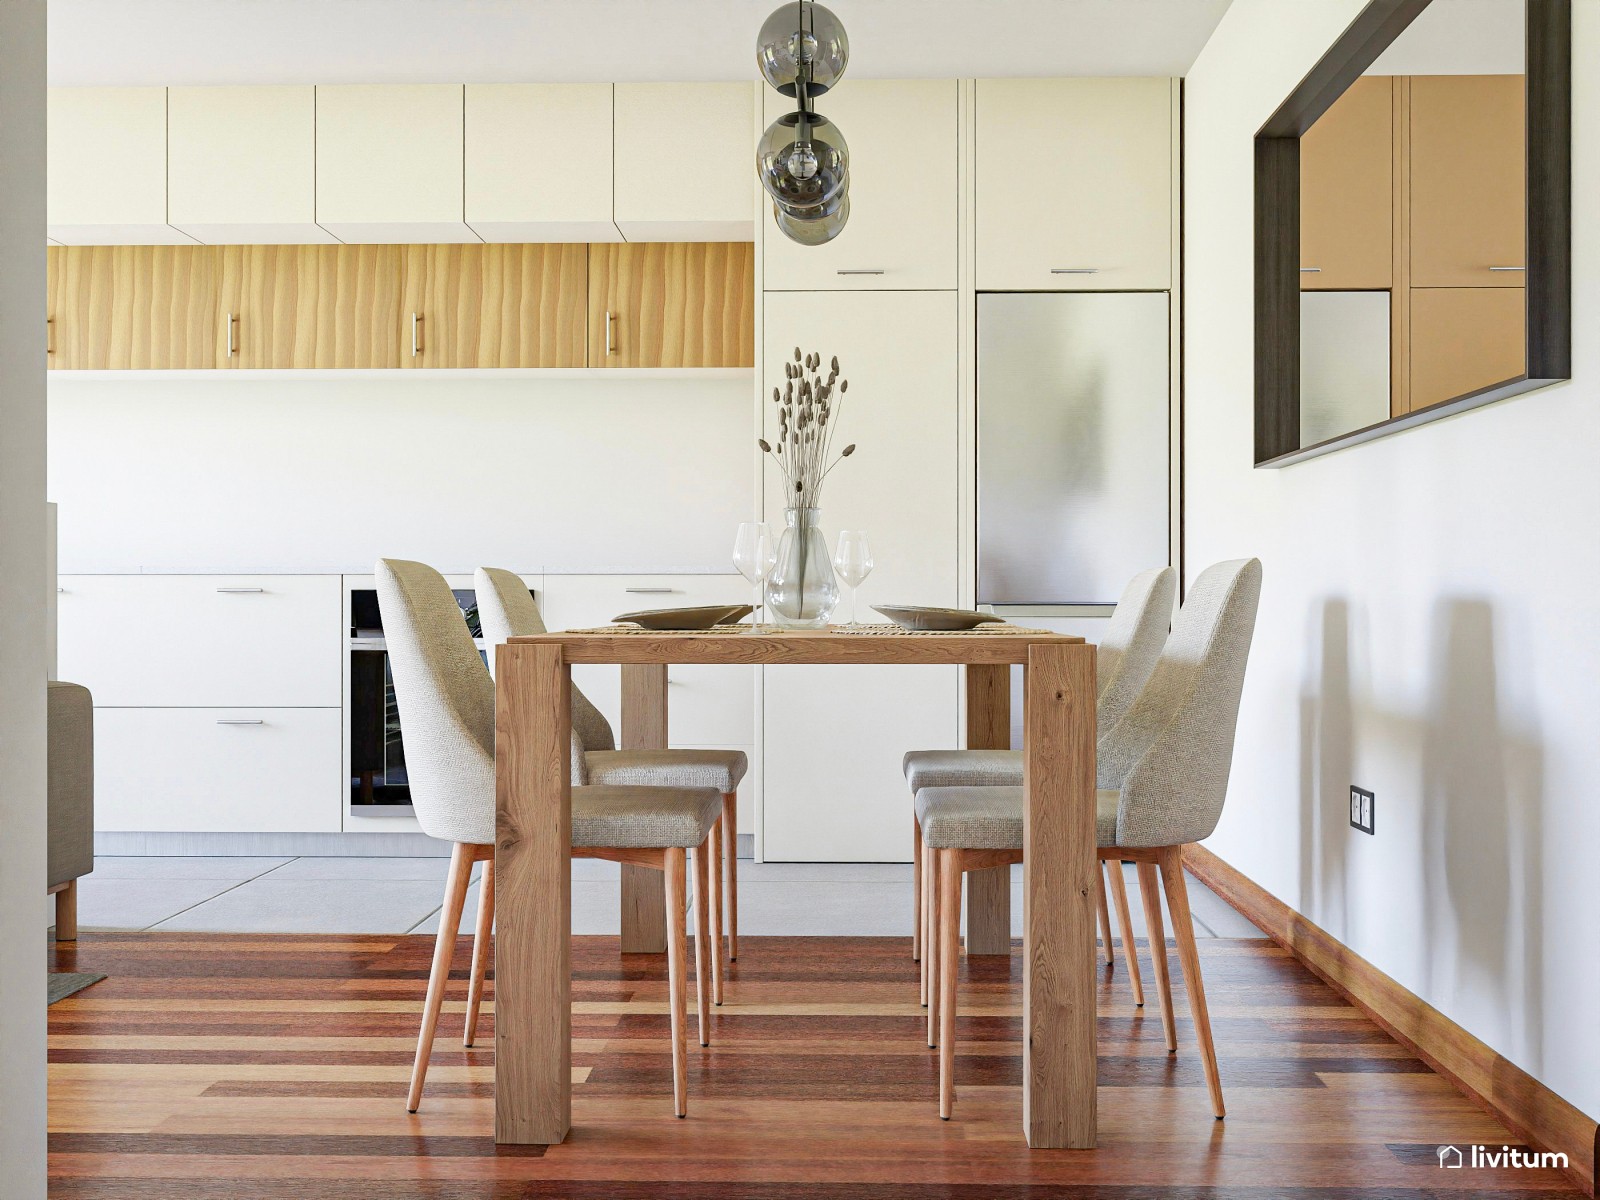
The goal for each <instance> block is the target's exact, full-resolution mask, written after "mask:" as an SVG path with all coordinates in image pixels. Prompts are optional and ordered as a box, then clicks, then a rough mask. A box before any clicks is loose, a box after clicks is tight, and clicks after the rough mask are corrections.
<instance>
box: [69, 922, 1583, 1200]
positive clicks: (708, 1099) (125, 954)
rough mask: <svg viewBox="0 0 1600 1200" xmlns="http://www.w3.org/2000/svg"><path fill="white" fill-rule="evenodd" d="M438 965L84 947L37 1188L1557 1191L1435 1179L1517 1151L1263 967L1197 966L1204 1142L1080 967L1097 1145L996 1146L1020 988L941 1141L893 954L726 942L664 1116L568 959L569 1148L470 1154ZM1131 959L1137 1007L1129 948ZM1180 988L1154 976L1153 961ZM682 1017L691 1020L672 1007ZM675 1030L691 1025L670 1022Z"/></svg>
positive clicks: (193, 1196) (312, 945)
mask: <svg viewBox="0 0 1600 1200" xmlns="http://www.w3.org/2000/svg"><path fill="white" fill-rule="evenodd" d="M430 946H431V939H427V938H421V937H400V938H394V937H293V936H285V937H272V936H261V935H252V936H226V935H207V934H185V935H162V934H101V935H85V936H84V938H83V940H82V941H81V942H80V943H78V945H77V948H76V950H73V949H71V948H62V949H60V950H58V951H56V952H55V956H54V964H53V965H54V968H55V969H58V970H74V969H76V970H86V971H89V970H92V971H104V972H106V973H107V974H108V975H109V978H108V979H107V980H105V981H104V982H103V983H99V984H96V985H95V986H94V987H92V988H90V989H89V990H87V991H86V992H83V993H81V994H79V995H78V996H75V997H72V998H71V999H68V1000H65V1001H63V1002H61V1003H59V1004H57V1005H55V1006H54V1007H53V1008H51V1010H50V1129H51V1135H50V1150H51V1154H50V1173H51V1188H50V1194H51V1195H52V1196H59V1197H108V1198H109V1197H115V1198H116V1200H141V1198H155V1197H162V1198H168V1197H170V1198H174V1200H179V1198H181V1200H251V1198H254V1197H274V1198H289V1197H294V1198H297V1200H298V1198H302V1197H334V1198H336V1200H380V1198H381V1200H390V1198H396V1200H397V1198H400V1197H427V1198H431V1200H465V1198H467V1197H474V1198H476V1197H495V1198H506V1200H509V1198H512V1197H524V1196H527V1197H545V1196H551V1197H554V1196H562V1197H585V1198H588V1197H592V1198H595V1200H629V1198H634V1197H638V1198H640V1200H643V1198H646V1197H650V1198H677V1197H685V1198H687V1197H694V1198H704V1200H735V1198H737V1200H747V1198H754V1197H801V1196H804V1197H822V1198H825V1200H846V1198H854V1197H861V1198H868V1197H871V1198H874V1200H923V1198H928V1197H941V1198H948V1200H955V1198H964V1197H974V1198H977V1197H982V1198H984V1200H1014V1198H1015V1200H1020V1198H1022V1197H1030V1198H1031V1197H1039V1198H1043V1197H1050V1198H1052V1200H1058V1198H1059V1200H1073V1198H1077V1197H1099V1196H1108V1197H1126V1198H1133V1197H1165V1198H1172V1200H1200V1198H1202V1197H1205V1198H1214V1200H1222V1198H1226V1197H1253V1198H1262V1200H1266V1198H1269V1197H1272V1198H1276V1197H1307V1198H1310V1197H1317V1198H1326V1200H1334V1198H1348V1197H1374V1198H1376V1197H1383V1198H1385V1200H1388V1198H1394V1197H1419V1198H1420V1197H1441V1196H1462V1197H1467V1196H1472V1197H1491V1196H1507V1197H1510V1196H1515V1197H1519V1198H1520V1200H1531V1198H1533V1197H1540V1196H1558V1195H1559V1196H1569V1195H1576V1194H1577V1193H1576V1192H1575V1191H1574V1190H1573V1189H1572V1187H1571V1185H1570V1184H1569V1183H1568V1181H1567V1180H1566V1179H1565V1178H1564V1177H1563V1176H1561V1175H1559V1174H1557V1173H1555V1172H1551V1171H1542V1170H1541V1171H1532V1170H1501V1171H1489V1170H1477V1171H1474V1170H1461V1171H1444V1170H1440V1168H1439V1167H1438V1165H1437V1160H1436V1159H1435V1152H1436V1148H1437V1146H1438V1145H1439V1144H1440V1143H1454V1144H1458V1145H1466V1144H1469V1143H1474V1142H1477V1143H1484V1144H1487V1145H1491V1146H1493V1147H1494V1148H1495V1149H1496V1150H1498V1149H1499V1148H1500V1146H1501V1145H1502V1144H1504V1143H1506V1142H1509V1141H1511V1139H1510V1138H1509V1137H1508V1135H1507V1134H1506V1133H1505V1131H1504V1129H1503V1128H1501V1127H1500V1126H1499V1125H1498V1124H1497V1123H1496V1122H1495V1121H1493V1120H1491V1119H1490V1118H1489V1117H1487V1116H1486V1115H1484V1114H1483V1113H1482V1112H1480V1111H1479V1110H1478V1109H1477V1108H1475V1107H1474V1106H1473V1105H1472V1104H1470V1103H1469V1102H1468V1101H1467V1100H1465V1099H1464V1098H1462V1097H1461V1096H1460V1095H1459V1094H1458V1093H1457V1092H1456V1091H1455V1090H1454V1089H1453V1088H1452V1087H1451V1086H1450V1085H1449V1084H1447V1083H1446V1082H1444V1081H1443V1080H1442V1079H1440V1078H1438V1077H1437V1076H1435V1075H1433V1074H1431V1073H1430V1072H1429V1071H1428V1070H1427V1069H1426V1068H1425V1067H1424V1066H1423V1065H1422V1064H1421V1063H1419V1062H1418V1061H1416V1060H1415V1059H1413V1058H1411V1057H1409V1056H1408V1055H1407V1054H1406V1053H1405V1052H1404V1051H1403V1050H1402V1049H1401V1048H1400V1047H1399V1046H1397V1045H1395V1044H1394V1043H1393V1042H1391V1041H1390V1040H1389V1039H1388V1038H1387V1037H1386V1036H1385V1035H1384V1034H1383V1033H1382V1032H1381V1031H1380V1030H1378V1029H1377V1028H1376V1027H1375V1026H1373V1025H1372V1024H1371V1023H1370V1022H1369V1021H1367V1020H1366V1019H1365V1018H1363V1017H1362V1016H1361V1015H1360V1014H1359V1013H1358V1012H1357V1011H1356V1010H1355V1009H1353V1008H1351V1007H1350V1006H1349V1005H1347V1004H1345V1003H1344V1002H1342V1001H1341V1000H1340V999H1339V998H1338V997H1337V996H1336V995H1335V994H1334V993H1333V992H1332V991H1330V990H1329V989H1328V988H1326V987H1325V986H1323V985H1322V984H1321V983H1319V982H1318V981H1317V980H1316V979H1314V978H1313V977H1312V976H1311V975H1310V974H1309V973H1308V972H1307V971H1306V970H1305V969H1304V968H1302V967H1301V966H1300V965H1299V964H1298V963H1296V962H1295V961H1294V960H1293V959H1291V958H1289V957H1288V956H1287V955H1286V954H1285V953H1284V952H1283V951H1282V950H1280V949H1278V948H1277V947H1276V946H1274V945H1273V944H1271V943H1267V942H1260V941H1228V940H1218V941H1205V942H1202V943H1201V949H1200V953H1201V957H1202V959H1203V960H1204V965H1205V971H1206V985H1207V991H1208V994H1209V997H1210V1000H1211V1014H1212V1021H1213V1023H1214V1026H1215V1031H1216V1037H1217V1046H1218V1052H1219V1055H1220V1058H1221V1065H1222V1079H1223V1086H1224V1088H1225V1089H1226V1095H1227V1101H1228V1109H1229V1115H1228V1119H1227V1120H1226V1121H1225V1122H1217V1121H1214V1120H1213V1119H1212V1117H1211V1115H1210V1112H1209V1110H1208V1106H1207V1100H1206V1091H1205V1086H1204V1081H1203V1079H1202V1076H1201V1070H1200V1063H1199V1059H1198V1057H1197V1055H1196V1053H1195V1049H1194V1041H1193V1037H1192V1030H1191V1028H1190V1026H1189V1022H1188V1020H1187V1016H1186V1013H1187V1009H1186V1007H1185V1001H1184V999H1183V997H1182V996H1181V994H1180V995H1179V997H1178V1006H1179V1012H1180V1014H1184V1015H1181V1016H1180V1019H1179V1022H1178V1036H1179V1051H1178V1054H1177V1055H1176V1056H1169V1055H1168V1054H1167V1053H1166V1052H1165V1048H1164V1046H1163V1045H1162V1038H1161V1027H1160V1019H1159V1016H1158V1015H1157V1013H1156V1011H1155V1009H1154V998H1153V997H1152V1001H1151V1005H1152V1006H1151V1007H1150V1008H1148V1009H1144V1010H1140V1009H1135V1008H1134V1006H1133V1004H1132V1001H1131V999H1130V996H1129V993H1128V989H1127V985H1126V976H1125V974H1124V973H1123V971H1122V970H1121V969H1120V959H1119V964H1118V969H1116V970H1115V971H1114V972H1113V973H1112V974H1109V975H1108V974H1107V973H1106V971H1105V969H1104V968H1102V974H1101V981H1102V982H1101V989H1100V1055H1101V1057H1100V1131H1101V1134H1100V1147H1099V1149H1098V1150H1094V1151H1029V1150H1028V1149H1026V1148H1025V1146H1024V1145H1023V1143H1022V1137H1021V1132H1020V1119H1021V1114H1020V1103H1021V1099H1020V1097H1021V1093H1020V1090H1019V1088H1018V1086H1017V1084H1018V1080H1019V1077H1020V1060H1019V1057H1018V1046H1017V1037H1018V1032H1019V1028H1020V1019H1019V1004H1020V982H1021V963H1020V959H1019V958H1018V957H1017V956H1016V954H1013V956H1012V958H1011V960H1010V962H1009V963H1006V962H1004V961H999V962H996V961H994V960H979V962H978V964H977V966H976V968H975V969H973V970H971V971H970V972H969V976H970V978H967V979H964V982H963V988H962V995H963V1002H964V1003H963V1006H962V1016H961V1020H960V1024H959V1026H958V1032H959V1035H960V1055H959V1058H958V1059H957V1067H958V1072H959V1074H958V1080H959V1090H958V1095H957V1101H956V1109H955V1118H954V1119H953V1120H952V1121H950V1122H948V1123H944V1122H941V1121H939V1119H938V1117H937V1115H936V1108H935V1065H934V1059H933V1056H932V1053H931V1052H930V1051H929V1050H928V1049H927V1046H926V1039H925V1036H924V1030H925V1022H924V1016H923V1010H922V1009H921V1008H920V1007H919V1006H918V1004H917V996H916V993H917V976H916V968H915V966H914V964H913V963H912V961H911V959H910V956H909V953H908V949H909V948H908V944H907V942H906V941H905V940H904V939H899V938H896V939H877V938H871V939H869V938H852V939H842V938H755V937H751V938H743V939H741V944H740V951H741V956H740V961H739V962H738V963H737V964H735V966H734V967H733V969H732V974H731V977H730V981H729V984H728V990H727V1003H726V1004H725V1005H724V1006H723V1007H722V1008H721V1009H720V1010H716V1011H715V1015H714V1017H713V1020H712V1034H713V1042H714V1045H713V1047H712V1048H711V1049H709V1050H701V1049H700V1048H699V1047H698V1046H697V1045H694V1044H692V1043H691V1049H690V1056H689V1072H690V1074H689V1117H688V1119H687V1120H683V1121H680V1120H676V1119H674V1118H673V1116H672V1111H671V1091H670V1083H671V1076H670V1060H669V1058H668V1043H667V1016H666V1011H665V1004H664V995H665V975H666V968H665V960H664V959H663V958H662V957H658V956H649V955H639V956H630V957H629V958H628V959H626V960H623V959H621V958H620V957H619V956H618V954H617V951H616V939H614V938H581V939H576V945H575V946H574V953H573V971H574V983H573V998H574V1002H575V1003H574V1007H575V1013H574V1017H573V1036H574V1038H575V1039H576V1041H575V1046H574V1053H573V1064H574V1077H575V1084H576V1086H575V1087H574V1093H573V1096H574V1098H573V1122H574V1128H573V1132H572V1135H571V1136H570V1137H569V1138H568V1140H567V1142H566V1143H565V1144H564V1145H561V1146H557V1147H552V1148H550V1149H548V1150H545V1149H543V1148H539V1147H520V1148H519V1147H503V1148H499V1149H497V1148H496V1147H495V1146H494V1144H493V1143H492V1141H491V1136H490V1131H491V1128H492V1107H493V1098H492V1088H493V1083H492V1079H493V1061H494V1055H493V1049H492V1047H493V1040H494V1038H493V1019H492V1017H488V1018H486V1019H485V1021H484V1022H483V1025H482V1026H481V1027H480V1041H481V1046H482V1048H480V1049H475V1050H463V1049H462V1047H461V1045H460V1033H461V1021H462V1017H461V1010H462V1007H463V1005H462V1000H463V998H464V996H465V994H466V979H465V967H466V963H467V953H466V951H467V942H466V941H465V940H463V941H462V943H461V951H460V953H459V954H458V957H457V960H456V973H455V977H454V978H453V979H452V981H451V985H450V999H449V1000H448V1001H447V1004H446V1013H445V1016H444V1018H443V1020H442V1022H441V1025H440V1035H441V1036H440V1038H439V1041H438V1043H437V1047H436V1049H435V1051H434V1055H433V1061H432V1067H431V1069H430V1073H429V1076H428V1090H427V1094H426V1096H425V1098H424V1101H423V1107H422V1111H421V1112H420V1113H418V1114H417V1115H415V1116H410V1115H407V1113H406V1112H405V1105H404V1097H405V1091H406V1078H407V1075H408V1071H409V1065H410V1061H411V1052H412V1046H413V1039H414V1038H415V1036H416V1028H417V1020H418V1010H419V1008H420V1005H421V1000H422V993H423V988H424V982H425V979H426V977H427V972H428V961H429V952H430ZM1140 946H1141V950H1142V951H1143V952H1144V961H1145V980H1146V986H1147V987H1149V986H1150V984H1149V980H1150V969H1149V958H1148V947H1147V946H1145V945H1144V944H1143V943H1140ZM1174 969H1176V957H1175V956H1174ZM691 1013H692V999H691ZM692 1024H693V1017H692V1015H691V1027H692Z"/></svg>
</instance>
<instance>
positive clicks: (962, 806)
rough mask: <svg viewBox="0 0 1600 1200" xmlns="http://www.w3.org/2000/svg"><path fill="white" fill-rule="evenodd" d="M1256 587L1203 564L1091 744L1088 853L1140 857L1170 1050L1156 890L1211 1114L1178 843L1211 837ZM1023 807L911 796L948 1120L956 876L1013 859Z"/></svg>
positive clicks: (1243, 564) (1218, 1093)
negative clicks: (1093, 766) (933, 907)
mask: <svg viewBox="0 0 1600 1200" xmlns="http://www.w3.org/2000/svg"><path fill="white" fill-rule="evenodd" d="M1260 596H1261V561H1260V560H1259V559H1255V558H1247V559H1237V560H1234V561H1230V562H1222V563H1217V564H1215V565H1214V566H1211V567H1208V568H1206V569H1205V570H1204V571H1202V572H1201V573H1200V576H1199V578H1197V579H1196V580H1195V582H1194V586H1193V588H1191V589H1190V592H1189V596H1188V598H1187V599H1186V600H1185V602H1184V605H1183V608H1182V609H1181V610H1180V611H1179V613H1178V616H1177V619H1176V620H1175V621H1174V622H1173V626H1172V632H1171V634H1169V635H1168V637H1167V639H1166V645H1165V646H1164V647H1163V648H1162V650H1161V656H1160V659H1159V660H1158V661H1157V663H1156V666H1155V670H1154V672H1153V673H1152V674H1151V676H1150V680H1149V682H1148V683H1146V684H1145V686H1144V689H1143V690H1142V691H1141V692H1140V693H1139V696H1138V698H1137V699H1136V700H1135V701H1134V702H1133V704H1132V706H1131V707H1130V708H1129V709H1128V711H1127V713H1126V714H1125V715H1124V716H1123V717H1122V719H1121V720H1120V721H1118V722H1117V723H1116V724H1115V725H1113V726H1111V727H1109V728H1107V729H1105V730H1103V731H1101V733H1100V735H1099V744H1098V747H1097V756H1098V772H1097V773H1098V791H1097V795H1096V801H1095V832H1096V838H1097V841H1098V845H1099V857H1100V859H1101V860H1102V861H1103V862H1104V861H1112V862H1120V861H1122V860H1132V861H1134V862H1136V863H1137V864H1138V868H1139V891H1140V894H1141V896H1142V897H1143V900H1144V912H1145V921H1146V923H1147V924H1148V926H1149V933H1150V954H1151V959H1152V960H1153V963H1154V966H1155V976H1156V987H1157V989H1158V991H1159V993H1160V997H1161V1023H1162V1029H1163V1032H1164V1033H1165V1035H1166V1041H1167V1050H1168V1052H1169V1053H1171V1052H1175V1051H1176V1050H1177V1048H1178V1041H1177V1029H1176V1022H1175V1020H1174V1016H1173V1012H1172V988H1171V982H1170V979H1169V976H1168V972H1167V942H1166V936H1165V934H1164V932H1163V931H1162V920H1161V897H1160V894H1159V893H1158V892H1157V887H1158V886H1159V887H1161V888H1162V889H1163V890H1164V891H1165V892H1166V897H1167V908H1168V909H1169V910H1170V911H1171V913H1172V924H1173V934H1174V936H1175V938H1176V940H1177V943H1178V961H1179V963H1180V964H1181V965H1182V968H1183V977H1184V981H1185V983H1186V985H1187V990H1188V993H1189V1012H1190V1015H1191V1017H1192V1018H1193V1021H1194V1030H1195V1037H1196V1039H1197V1040H1198V1042H1199V1044H1200V1055H1201V1058H1202V1060H1203V1062H1204V1066H1205V1076H1206V1087H1207V1088H1208V1089H1209V1091H1210V1094H1211V1104H1212V1109H1213V1111H1214V1112H1215V1113H1216V1116H1217V1119H1218V1120H1221V1119H1222V1117H1223V1116H1224V1115H1225V1110H1224V1108H1223V1104H1222V1081H1221V1079H1220V1077H1219V1075H1218V1073H1217V1055H1216V1049H1215V1047H1214V1046H1213V1044H1212V1040H1211V1021H1210V1017H1209V1016H1208V1015H1207V1012H1206V996H1205V985H1204V983H1203V982H1202V981H1201V978H1200V959H1199V955H1198V953H1197V952H1196V949H1195V941H1194V922H1193V920H1192V919H1191V918H1190V915H1189V899H1188V891H1187V887H1186V885H1185V883H1184V878H1183V855H1182V852H1183V847H1184V846H1186V845H1188V844H1189V843H1192V842H1198V841H1201V840H1203V839H1204V838H1207V837H1210V836H1211V832H1212V830H1214V829H1215V828H1216V827H1217V821H1218V819H1219V818H1220V817H1221V816H1222V804H1223V800H1224V799H1225V798H1226V796H1227V790H1228V772H1229V769H1230V766H1231V764H1232V760H1233V739H1234V731H1235V728H1236V726H1237V724H1238V717H1239V697H1240V693H1241V691H1242V690H1243V687H1244V673H1245V663H1246V662H1247V660H1248V658H1249V655H1250V640H1251V637H1252V635H1253V633H1254V630H1255V619H1256V606H1257V604H1258V602H1259V600H1260ZM1024 803H1025V797H1024V793H1023V789H1022V788H1020V787H970V786H969V787H927V788H923V789H922V790H921V791H919V792H918V793H917V818H918V820H919V822H920V824H921V829H922V834H923V838H924V839H925V841H926V843H927V847H928V849H927V853H928V855H929V856H930V860H929V862H928V864H927V869H928V870H929V871H930V872H934V873H936V874H937V876H938V880H939V894H940V901H939V906H938V915H939V929H938V934H937V948H938V955H939V972H938V986H939V992H940V996H939V1021H940V1029H939V1037H938V1043H939V1115H940V1116H941V1117H944V1118H945V1119H947V1120H948V1119H949V1117H950V1112H951V1108H952V1106H953V1104H954V1102H955V1019H956V980H957V975H958V972H959V946H958V940H959V934H960V901H961V882H962V875H963V873H964V872H966V871H972V870H980V869H982V868H985V867H992V866H998V865H1000V864H1002V863H1015V862H1021V861H1022V844H1023V835H1022V827H1023V805H1024ZM1158 869H1159V871H1160V876H1161V879H1160V883H1159V885H1158V883H1157V879H1156V873H1157V870H1158ZM930 950H931V948H930Z"/></svg>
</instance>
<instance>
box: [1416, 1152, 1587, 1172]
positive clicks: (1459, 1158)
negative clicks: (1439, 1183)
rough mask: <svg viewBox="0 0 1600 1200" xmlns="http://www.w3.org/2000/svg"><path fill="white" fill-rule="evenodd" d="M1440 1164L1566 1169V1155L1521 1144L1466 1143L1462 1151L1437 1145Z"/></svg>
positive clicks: (1457, 1166) (1445, 1165)
mask: <svg viewBox="0 0 1600 1200" xmlns="http://www.w3.org/2000/svg"><path fill="white" fill-rule="evenodd" d="M1438 1153H1439V1165H1440V1166H1441V1167H1443V1168H1445V1169H1447V1170H1460V1169H1462V1168H1464V1167H1478V1168H1502V1169H1503V1168H1506V1167H1531V1168H1533V1169H1535V1170H1546V1171H1565V1170H1566V1169H1567V1156H1566V1155H1565V1154H1558V1153H1552V1152H1550V1151H1547V1150H1525V1149H1523V1148H1522V1147H1520V1146H1501V1147H1500V1149H1498V1150H1496V1149H1495V1148H1494V1147H1493V1146H1468V1147H1467V1148H1466V1150H1465V1151H1462V1150H1461V1149H1460V1147H1457V1146H1440V1147H1439V1151H1438Z"/></svg>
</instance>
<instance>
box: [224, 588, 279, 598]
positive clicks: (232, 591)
mask: <svg viewBox="0 0 1600 1200" xmlns="http://www.w3.org/2000/svg"><path fill="white" fill-rule="evenodd" d="M266 590H267V589H266V588H218V589H217V593H218V594H219V595H223V596H253V595H255V594H257V593H259V592H264V591H266Z"/></svg>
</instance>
